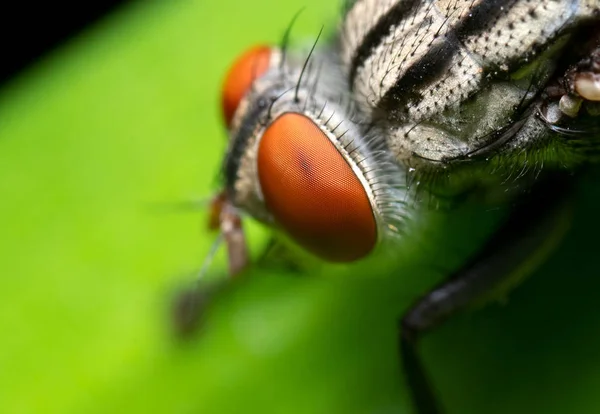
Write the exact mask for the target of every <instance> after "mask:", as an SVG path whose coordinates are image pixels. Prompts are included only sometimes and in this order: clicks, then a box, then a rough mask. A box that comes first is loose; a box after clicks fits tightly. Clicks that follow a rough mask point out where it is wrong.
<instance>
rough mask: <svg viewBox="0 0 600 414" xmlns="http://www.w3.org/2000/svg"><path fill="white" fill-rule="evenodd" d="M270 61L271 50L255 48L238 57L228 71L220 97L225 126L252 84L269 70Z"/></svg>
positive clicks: (228, 123)
mask: <svg viewBox="0 0 600 414" xmlns="http://www.w3.org/2000/svg"><path fill="white" fill-rule="evenodd" d="M270 61H271V48H269V47H267V46H256V47H254V48H252V49H250V50H248V51H246V53H244V54H243V55H242V56H240V57H239V58H238V59H237V60H236V61H235V62H234V63H233V65H232V66H231V68H230V69H229V72H228V73H227V76H226V77H225V82H224V84H223V95H222V100H223V101H222V105H223V115H224V117H225V122H226V124H227V126H229V125H230V124H231V119H232V118H233V115H234V114H235V111H236V109H237V107H238V105H239V104H240V101H241V100H242V98H243V97H244V95H245V94H246V92H247V91H248V90H249V89H250V86H251V85H252V82H254V80H255V79H257V78H258V77H260V76H261V75H263V74H264V73H265V72H266V71H267V70H268V69H269V64H270Z"/></svg>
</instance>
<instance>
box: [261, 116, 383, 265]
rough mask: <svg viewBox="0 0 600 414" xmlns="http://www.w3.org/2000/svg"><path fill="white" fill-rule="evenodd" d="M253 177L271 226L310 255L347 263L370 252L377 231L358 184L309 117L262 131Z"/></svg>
mask: <svg viewBox="0 0 600 414" xmlns="http://www.w3.org/2000/svg"><path fill="white" fill-rule="evenodd" d="M258 176H259V180H260V185H261V188H262V192H263V195H264V198H265V203H266V206H267V208H268V209H269V211H270V212H271V213H272V214H273V217H274V218H275V220H276V222H277V223H278V224H279V225H280V226H281V227H282V228H283V229H284V230H285V231H286V232H287V233H288V234H289V235H290V236H291V237H292V238H293V239H294V240H295V241H296V242H297V243H298V244H300V245H301V246H302V247H304V248H305V249H307V250H309V251H310V252H312V253H314V254H315V255H317V256H319V257H321V258H323V259H326V260H329V261H334V262H349V261H353V260H357V259H360V258H361V257H364V256H365V255H367V253H369V252H370V251H371V250H372V249H373V247H374V246H375V243H376V241H377V226H376V223H375V218H374V216H373V211H372V209H371V203H370V202H369V198H368V197H367V194H366V192H365V189H364V188H363V185H362V183H361V182H360V180H359V179H358V177H357V176H356V174H355V173H354V171H352V168H351V167H350V165H349V164H348V162H346V160H345V159H344V157H343V156H342V155H341V154H340V153H339V152H338V150H337V149H336V148H335V146H334V145H333V144H332V143H331V141H330V140H329V139H328V138H327V136H326V135H325V134H324V133H323V131H321V129H320V128H319V127H318V126H317V125H316V124H315V123H314V122H313V121H312V120H311V119H309V118H308V117H306V116H304V115H301V114H298V113H286V114H283V115H282V116H280V117H279V118H277V119H276V120H275V121H274V122H273V123H272V124H271V125H270V126H269V127H268V128H267V130H266V131H265V133H264V134H263V137H262V140H261V141H260V145H259V148H258Z"/></svg>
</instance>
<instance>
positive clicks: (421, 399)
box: [399, 179, 571, 414]
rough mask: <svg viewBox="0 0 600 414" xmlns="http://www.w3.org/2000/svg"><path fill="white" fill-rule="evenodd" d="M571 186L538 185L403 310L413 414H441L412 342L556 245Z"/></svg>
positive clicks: (507, 283) (402, 339) (513, 279)
mask: <svg viewBox="0 0 600 414" xmlns="http://www.w3.org/2000/svg"><path fill="white" fill-rule="evenodd" d="M570 189H571V185H570V183H569V182H567V181H564V180H556V179H554V180H552V181H550V180H549V181H547V182H544V183H542V184H539V185H538V186H537V187H536V188H535V189H534V190H533V192H532V194H531V195H530V196H528V198H527V200H526V201H524V202H523V203H522V204H520V205H519V206H517V207H515V210H514V213H513V214H512V215H511V217H510V218H509V219H508V220H507V221H506V222H505V223H504V224H503V225H502V226H501V227H500V229H499V230H498V231H497V232H496V233H495V234H494V235H493V236H492V237H491V238H490V239H489V240H488V242H487V243H486V244H485V245H484V246H483V248H482V249H481V250H480V251H479V252H478V253H477V254H476V255H475V256H473V258H472V259H471V260H469V261H468V262H467V263H466V265H465V266H463V267H462V268H461V269H459V270H458V271H457V272H455V273H454V274H453V275H452V276H451V277H450V278H449V279H448V280H446V281H445V282H444V283H442V284H441V285H439V286H437V287H436V288H434V289H433V290H431V291H430V292H429V293H427V294H426V295H425V296H423V297H422V298H421V299H420V300H418V301H417V302H416V303H415V305H414V306H413V307H412V308H411V309H409V310H408V312H407V313H406V314H405V315H404V317H403V318H402V323H401V324H400V332H399V345H400V357H401V360H402V364H403V369H404V374H405V377H406V381H407V385H408V387H409V390H410V393H411V397H412V400H413V403H414V406H415V410H416V412H417V413H418V414H438V413H441V412H442V411H443V410H442V408H441V405H440V403H439V401H438V399H437V398H436V396H435V392H434V388H433V386H432V385H431V382H430V381H429V380H428V379H427V375H426V373H425V369H424V368H423V364H422V362H421V358H420V357H419V354H418V349H417V348H418V347H417V345H418V340H419V338H420V337H421V336H422V335H423V334H425V333H426V332H428V331H430V330H432V329H433V328H435V327H436V326H437V325H439V324H440V323H442V322H443V321H444V320H446V319H447V318H449V317H451V316H452V315H453V314H455V313H456V312H458V311H460V310H462V309H464V308H466V307H468V306H470V305H472V304H473V303H476V302H478V301H484V300H486V299H490V298H491V297H493V294H494V293H496V295H497V292H499V291H500V292H502V291H503V290H506V289H508V288H509V287H511V286H512V285H514V284H516V283H517V282H518V281H519V280H520V279H521V278H522V277H523V276H525V275H526V274H527V273H529V272H530V271H531V270H533V268H534V267H535V264H537V263H539V262H541V261H542V260H543V259H544V258H545V257H546V256H547V255H548V254H549V253H550V251H551V250H552V248H553V247H554V246H555V245H556V244H558V241H559V240H560V239H561V238H562V236H563V235H564V233H565V232H566V230H567V228H568V224H569V222H570V210H571V209H570V208H569V207H570V205H571V203H570V201H571V197H570V195H571V191H570Z"/></svg>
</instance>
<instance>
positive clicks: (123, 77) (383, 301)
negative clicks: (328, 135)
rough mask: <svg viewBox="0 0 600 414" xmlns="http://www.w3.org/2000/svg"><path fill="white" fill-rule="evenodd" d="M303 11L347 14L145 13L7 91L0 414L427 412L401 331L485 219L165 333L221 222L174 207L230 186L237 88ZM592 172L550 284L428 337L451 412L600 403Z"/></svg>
mask: <svg viewBox="0 0 600 414" xmlns="http://www.w3.org/2000/svg"><path fill="white" fill-rule="evenodd" d="M304 6H306V9H305V11H304V13H303V14H302V16H301V18H300V19H299V21H298V23H297V25H296V27H295V29H294V38H295V39H296V40H297V41H302V40H303V39H308V40H311V39H313V38H314V36H315V35H316V33H317V32H318V30H319V28H320V26H321V25H322V24H325V27H326V30H329V31H332V30H334V29H335V21H336V20H335V19H336V18H337V15H338V11H339V5H338V4H337V3H336V2H335V1H332V2H327V3H326V4H323V2H321V1H317V0H304V1H302V2H292V1H291V2H286V3H283V2H275V1H272V0H257V1H254V2H239V1H234V0H221V1H219V2H201V1H189V0H188V1H183V0H172V1H169V2H160V1H148V2H139V3H136V4H133V5H130V6H127V7H123V8H122V9H120V10H119V11H117V12H116V13H113V14H112V15H111V16H109V17H108V18H106V19H104V20H102V21H101V22H100V23H99V24H96V25H94V27H92V28H90V29H88V30H86V31H85V32H84V33H83V34H81V35H80V36H78V37H77V38H76V39H75V40H73V41H71V42H69V43H68V44H67V45H65V46H64V47H62V48H61V49H60V50H58V51H56V52H55V53H53V54H52V55H51V56H50V57H48V58H46V59H44V60H43V61H42V62H39V63H38V64H37V65H35V67H33V68H31V69H29V70H28V71H26V72H25V73H23V74H22V75H21V76H19V77H18V78H17V79H15V80H14V81H12V82H11V83H10V84H8V85H7V86H5V87H4V88H3V89H2V90H1V91H0V200H1V201H0V231H1V233H0V269H1V273H0V274H1V277H0V295H1V298H0V331H1V332H2V337H1V339H0V373H1V374H0V412H1V413H11V414H12V413H41V412H43V413H61V414H62V413H107V412H118V413H121V412H122V413H125V412H126V413H142V412H143V413H149V412H151V413H203V414H208V413H220V414H227V413H242V412H244V413H331V414H333V413H345V414H351V413H365V414H366V413H372V414H385V413H408V412H410V404H409V403H408V401H407V394H406V392H405V389H404V383H403V380H402V377H401V375H400V374H401V371H400V366H399V363H398V362H397V353H396V342H395V340H396V332H395V327H396V324H397V320H398V318H399V316H400V315H401V313H402V311H403V310H405V309H406V308H407V307H408V306H409V305H410V303H411V302H412V301H413V300H414V299H415V298H416V297H417V296H418V295H419V293H420V292H423V291H424V290H425V289H426V288H427V287H428V286H431V285H432V283H434V282H435V281H436V280H438V279H439V277H440V275H441V270H443V269H448V268H452V267H454V266H456V265H457V263H459V261H460V257H463V256H464V255H465V254H467V253H468V252H469V251H471V249H472V248H473V246H474V245H476V244H477V241H478V240H479V239H480V238H481V237H482V235H483V234H485V231H486V229H487V228H486V226H485V223H486V222H487V221H489V220H488V218H487V217H486V214H488V213H487V212H484V213H482V218H481V220H480V221H476V220H473V219H472V215H471V214H470V212H468V211H462V212H461V211H458V212H455V213H453V214H452V215H450V216H448V217H444V216H442V215H438V216H434V215H432V216H431V218H430V219H429V220H428V221H427V222H426V223H424V224H423V225H422V237H421V238H420V239H419V240H415V241H413V242H411V244H410V245H408V246H406V249H405V251H404V252H400V253H399V261H400V263H399V264H398V265H397V266H396V267H395V268H393V269H392V268H390V267H389V266H388V265H384V264H381V265H379V266H373V265H372V264H370V265H368V266H367V265H363V266H357V267H349V268H343V267H339V268H333V267H332V268H323V269H320V270H319V271H318V272H315V273H319V274H320V277H316V276H315V275H303V276H298V275H290V274H281V272H277V271H270V272H269V271H266V270H262V271H258V272H254V273H253V274H249V275H247V277H245V278H244V279H242V280H240V281H239V283H236V284H235V286H232V287H231V289H229V290H228V291H226V292H225V293H224V294H223V295H222V296H221V297H220V298H219V300H218V301H217V302H216V303H215V306H214V308H213V309H212V310H211V312H210V313H209V315H208V319H207V321H206V324H205V326H204V329H203V331H202V332H201V334H200V335H197V336H195V337H194V338H192V339H191V340H188V341H185V342H181V341H177V340H176V338H174V337H173V335H172V331H171V329H170V326H169V306H170V301H171V299H172V296H173V294H174V292H175V291H177V289H178V288H179V287H180V286H181V285H182V284H183V283H185V282H186V281H189V280H190V276H189V272H192V271H193V270H194V269H197V268H198V267H199V266H200V265H201V263H202V262H203V259H204V256H205V255H206V253H207V252H208V250H209V247H210V243H211V241H212V237H213V236H211V235H208V234H206V232H205V230H204V223H205V221H206V214H205V212H204V211H202V210H199V211H196V212H194V211H180V210H177V209H175V208H173V209H171V208H169V205H175V204H176V203H178V202H181V201H186V200H189V199H195V198H200V199H201V198H205V197H207V196H209V195H210V194H212V192H213V191H214V190H215V188H214V183H215V180H214V178H215V173H216V171H217V170H218V168H219V165H220V161H221V156H222V154H223V151H224V148H225V140H226V137H225V132H224V129H223V126H222V124H221V118H220V112H219V105H218V103H219V93H220V86H221V80H222V76H223V74H224V73H225V70H226V69H227V67H228V65H229V64H230V62H231V61H232V59H233V58H235V56H236V55H237V54H238V53H240V52H241V51H243V50H244V49H245V48H247V47H248V46H251V45H253V44H256V43H263V42H268V43H274V42H277V41H278V40H279V39H280V36H281V34H282V33H283V30H284V29H285V27H286V26H287V23H288V22H289V20H290V19H291V17H292V16H293V15H294V14H295V13H296V12H297V11H298V9H299V8H301V7H304ZM597 177H598V176H597V175H596V176H595V177H590V178H588V179H587V181H586V182H583V183H582V185H581V188H580V191H579V196H578V197H579V202H578V207H577V210H576V218H575V223H574V227H573V229H572V231H571V232H570V233H569V235H568V237H567V239H566V240H565V243H564V244H563V246H562V248H561V249H560V251H558V252H557V253H556V254H555V255H554V256H553V257H552V259H551V260H550V261H549V262H548V263H547V264H545V265H544V266H543V268H542V269H540V271H539V272H537V273H536V275H534V276H533V277H532V278H531V279H529V280H528V281H527V282H526V283H525V284H523V285H522V286H521V287H520V288H519V289H517V290H516V291H515V292H514V293H513V294H512V295H511V296H510V297H509V300H507V301H506V303H504V304H502V305H496V304H494V305H490V306H488V307H486V308H484V309H483V310H481V311H479V312H475V313H465V314H462V315H460V316H458V317H457V318H455V319H453V320H452V321H450V322H449V323H447V324H445V325H444V326H443V327H442V328H441V329H439V330H438V331H437V332H435V333H433V334H431V335H429V336H428V337H427V338H426V339H425V341H424V342H423V354H424V356H425V361H426V365H427V367H428V368H429V370H430V372H431V375H432V377H433V379H434V381H435V384H436V385H437V387H438V388H439V390H440V391H439V392H440V395H441V396H442V399H443V401H444V402H445V404H446V406H447V407H448V411H449V412H450V413H460V414H465V413H595V412H598V411H599V410H600V396H598V393H597V391H598V390H599V389H600V312H599V310H600V300H599V292H600V279H599V278H598V274H599V271H598V265H597V261H598V245H599V243H598V234H600V226H599V223H598V222H599V220H598V214H597V211H598V207H597V206H598V201H599V200H600V197H599V193H598V190H597V189H596V188H595V187H597V185H595V183H596V182H597ZM161 205H164V207H165V208H162V207H160V206H161ZM157 206H159V208H156V207H157ZM489 214H490V215H491V214H493V213H489ZM251 227H252V226H251ZM261 233H262V231H261V230H260V229H258V228H257V226H253V230H252V231H251V242H252V246H253V250H254V251H255V252H258V251H260V248H261V247H262V246H263V243H264V235H263V234H261ZM432 258H435V259H432ZM434 262H435V265H434V264H433V263H434ZM211 272H212V274H213V275H218V274H222V273H223V272H224V262H223V257H222V255H220V256H219V257H218V260H217V261H216V263H215V264H214V266H213V268H212V269H211Z"/></svg>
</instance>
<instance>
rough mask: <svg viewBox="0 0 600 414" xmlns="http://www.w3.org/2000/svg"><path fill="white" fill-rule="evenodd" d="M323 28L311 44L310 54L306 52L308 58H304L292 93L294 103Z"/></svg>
mask: <svg viewBox="0 0 600 414" xmlns="http://www.w3.org/2000/svg"><path fill="white" fill-rule="evenodd" d="M324 27H325V26H321V30H319V34H318V35H317V38H316V39H315V42H314V43H313V45H312V47H311V48H310V52H308V56H307V57H306V60H305V61H304V65H302V71H301V72H300V76H298V82H297V83H296V91H295V92H294V101H295V102H296V103H298V92H299V91H300V84H301V83H302V76H304V72H305V71H306V67H307V66H308V62H309V61H310V58H311V57H312V54H313V52H314V51H315V48H316V47H317V43H319V39H320V38H321V34H322V33H323V28H324Z"/></svg>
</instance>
